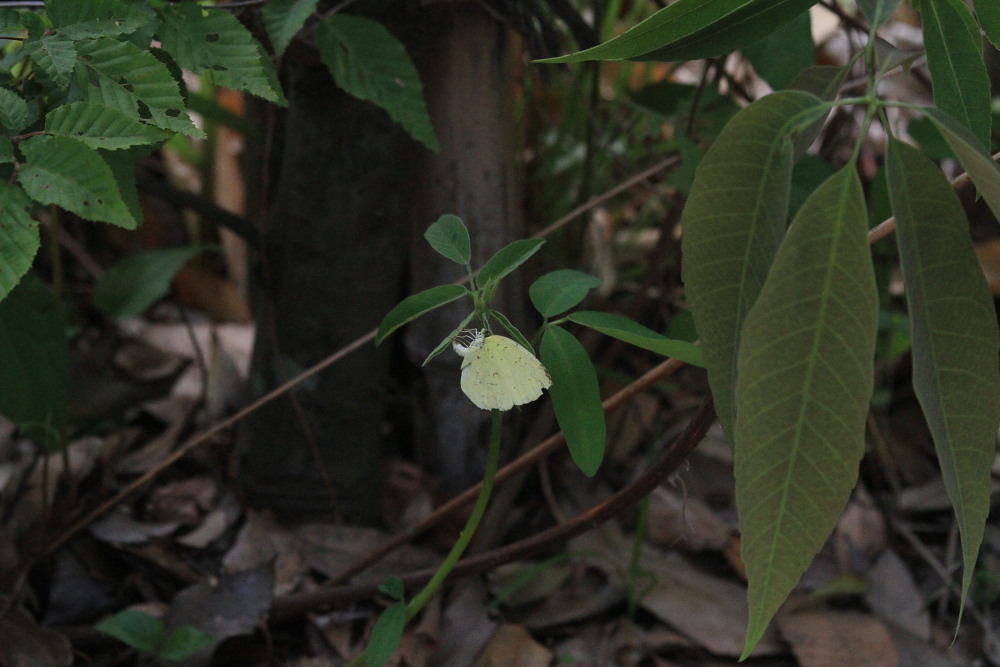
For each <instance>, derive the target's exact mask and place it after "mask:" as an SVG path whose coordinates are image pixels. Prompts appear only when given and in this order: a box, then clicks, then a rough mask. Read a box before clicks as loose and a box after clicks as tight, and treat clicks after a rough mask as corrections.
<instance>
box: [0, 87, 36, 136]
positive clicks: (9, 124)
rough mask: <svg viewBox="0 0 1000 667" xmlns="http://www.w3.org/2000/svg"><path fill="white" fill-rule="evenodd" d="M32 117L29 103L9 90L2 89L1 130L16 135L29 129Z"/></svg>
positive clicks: (0, 103) (0, 95)
mask: <svg viewBox="0 0 1000 667" xmlns="http://www.w3.org/2000/svg"><path fill="white" fill-rule="evenodd" d="M32 120H34V118H33V117H32V113H31V110H30V109H29V108H28V103H27V102H25V101H24V99H23V98H22V97H21V96H20V95H18V94H17V93H15V92H14V91H13V90H10V89H7V88H0V130H2V131H3V132H5V133H10V134H14V133H16V132H20V131H21V130H23V129H24V128H26V127H28V125H29V124H30V123H31V121H32Z"/></svg>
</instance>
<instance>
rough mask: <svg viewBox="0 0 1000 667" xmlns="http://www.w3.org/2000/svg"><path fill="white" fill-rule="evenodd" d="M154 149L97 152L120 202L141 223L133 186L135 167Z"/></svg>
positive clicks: (139, 208)
mask: <svg viewBox="0 0 1000 667" xmlns="http://www.w3.org/2000/svg"><path fill="white" fill-rule="evenodd" d="M156 148H157V147H156V146H152V145H148V144H147V145H143V146H133V147H131V148H125V149H123V150H117V151H102V150H98V151H97V152H98V154H100V156H101V159H102V160H104V162H106V163H107V165H108V167H110V168H111V173H112V174H113V175H114V177H115V183H116V184H117V185H118V192H119V193H120V194H121V196H122V201H124V202H125V206H126V207H127V208H128V210H129V213H130V214H131V215H132V218H133V219H135V220H139V221H142V219H143V213H142V206H141V205H140V204H139V193H138V191H137V190H136V184H135V165H136V163H138V162H139V161H140V160H142V159H143V158H146V157H148V156H149V155H150V154H151V153H152V152H153V151H154V150H156Z"/></svg>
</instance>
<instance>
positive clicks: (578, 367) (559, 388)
mask: <svg viewBox="0 0 1000 667" xmlns="http://www.w3.org/2000/svg"><path fill="white" fill-rule="evenodd" d="M541 353H542V363H543V364H544V365H545V368H547V369H548V371H549V374H550V375H551V376H552V386H551V387H549V395H550V396H551V397H552V408H553V410H554V411H555V413H556V421H557V422H558V423H559V428H560V429H562V432H563V435H564V436H565V437H566V446H567V447H568V448H569V453H570V456H572V457H573V462H574V463H576V465H577V467H578V468H580V470H581V472H583V474H585V475H587V476H588V477H593V476H594V474H595V473H596V472H597V469H598V468H600V467H601V461H602V460H603V459H604V442H605V439H606V437H607V426H606V424H605V421H604V409H603V408H602V407H601V392H600V389H599V387H598V384H597V371H595V370H594V365H593V364H592V363H591V361H590V357H589V356H587V351H586V350H585V349H583V346H582V345H580V342H579V341H578V340H577V339H576V338H574V337H573V334H571V333H569V332H568V331H566V330H565V329H563V328H561V327H558V326H550V327H548V328H546V329H545V334H544V335H543V336H542V346H541Z"/></svg>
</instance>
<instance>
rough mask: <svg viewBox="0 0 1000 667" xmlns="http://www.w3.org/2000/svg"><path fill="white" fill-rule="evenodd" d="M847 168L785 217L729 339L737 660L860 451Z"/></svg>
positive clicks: (853, 194) (858, 216)
mask: <svg viewBox="0 0 1000 667" xmlns="http://www.w3.org/2000/svg"><path fill="white" fill-rule="evenodd" d="M867 232H868V221H867V215H866V213H865V200H864V194H863V193H862V191H861V184H860V183H859V182H858V179H857V176H856V174H855V173H854V170H853V165H851V166H848V167H847V168H845V169H843V170H841V171H840V172H838V173H837V174H835V175H833V176H832V177H831V178H830V179H828V180H827V181H826V182H825V183H824V184H823V185H821V186H820V187H819V188H818V189H817V190H816V192H814V193H813V195H812V196H811V197H810V198H809V199H808V200H807V201H806V203H805V204H804V205H803V206H802V208H801V209H800V210H799V213H798V215H796V216H795V220H794V221H793V222H792V225H791V227H790V228H789V231H788V236H787V237H786V238H785V241H784V243H782V245H781V249H780V250H779V251H778V254H777V256H776V257H775V259H774V266H773V267H772V268H771V273H770V274H769V275H768V277H767V282H766V283H765V284H764V289H763V290H762V291H761V294H760V297H759V298H758V299H757V303H756V304H755V305H754V307H753V309H752V310H751V311H750V313H749V315H748V316H747V319H746V323H745V325H744V327H743V339H742V341H741V343H740V359H739V377H738V379H737V387H736V442H735V452H734V468H735V474H736V504H737V509H738V510H739V516H740V530H741V532H742V555H743V562H744V563H745V564H746V569H747V579H748V585H749V590H748V592H747V595H748V599H749V604H750V620H749V624H748V627H747V638H746V646H745V647H744V654H743V655H744V657H745V656H747V655H749V653H750V651H751V650H752V649H753V647H754V645H755V644H756V643H757V641H758V640H759V639H760V637H761V636H762V635H763V633H764V630H765V628H766V627H767V624H768V623H769V622H770V619H771V618H772V616H773V615H774V613H775V612H776V611H777V609H778V607H779V606H780V605H781V603H782V602H783V601H784V600H785V598H786V597H787V595H788V593H789V592H790V591H791V590H792V588H793V587H794V586H795V583H796V582H797V581H798V579H799V577H800V576H801V574H802V573H803V572H804V571H805V569H806V567H807V566H808V565H809V563H810V561H812V559H813V556H815V555H816V553H817V552H818V551H819V549H820V547H822V546H823V542H824V541H825V540H826V538H827V536H828V535H829V533H830V531H831V530H832V529H833V527H834V525H835V524H836V522H837V518H838V517H839V516H840V513H841V511H842V510H843V507H844V504H845V503H846V502H847V498H848V496H849V495H850V492H851V490H852V489H853V488H854V484H855V482H856V480H857V475H858V462H859V461H860V460H861V456H862V454H863V453H864V429H865V419H866V416H867V414H868V402H869V399H870V397H871V393H872V385H873V380H872V359H873V357H874V354H875V338H876V335H875V334H876V325H877V323H878V296H877V293H876V289H875V273H874V269H873V268H872V262H871V255H870V251H869V248H868V237H867Z"/></svg>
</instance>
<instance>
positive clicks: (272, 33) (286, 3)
mask: <svg viewBox="0 0 1000 667" xmlns="http://www.w3.org/2000/svg"><path fill="white" fill-rule="evenodd" d="M317 2H319V0H271V2H268V3H266V4H265V5H264V6H262V7H261V8H260V14H261V18H262V19H263V20H264V28H265V29H266V30H267V36H268V37H269V38H270V39H271V46H273V47H274V55H276V56H277V57H279V58H280V57H281V55H282V54H283V53H284V52H285V49H287V48H288V45H289V44H291V43H292V38H294V37H295V35H296V34H297V33H298V32H299V30H301V29H302V26H304V25H305V23H306V19H308V18H309V16H310V15H311V14H312V13H313V12H314V11H315V10H316V3H317Z"/></svg>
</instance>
